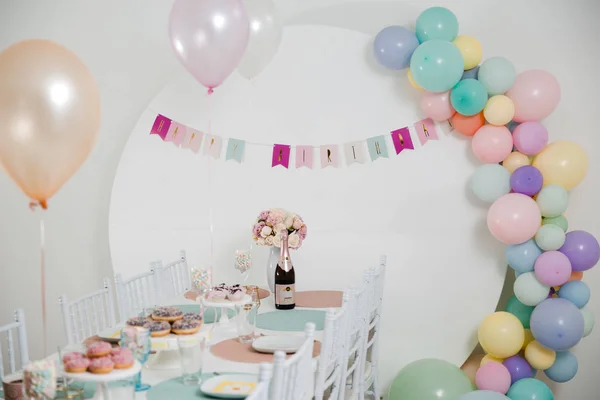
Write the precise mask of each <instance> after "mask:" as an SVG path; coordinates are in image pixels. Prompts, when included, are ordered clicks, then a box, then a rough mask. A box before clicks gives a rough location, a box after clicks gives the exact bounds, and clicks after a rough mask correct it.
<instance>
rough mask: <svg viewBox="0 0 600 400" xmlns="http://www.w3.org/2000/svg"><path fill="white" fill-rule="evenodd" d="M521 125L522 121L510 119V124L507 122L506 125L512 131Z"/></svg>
mask: <svg viewBox="0 0 600 400" xmlns="http://www.w3.org/2000/svg"><path fill="white" fill-rule="evenodd" d="M519 125H521V123H520V122H515V121H510V122H509V123H508V124H506V127H507V128H508V130H509V131H510V133H513V132H514V131H515V129H516V128H517V126H519Z"/></svg>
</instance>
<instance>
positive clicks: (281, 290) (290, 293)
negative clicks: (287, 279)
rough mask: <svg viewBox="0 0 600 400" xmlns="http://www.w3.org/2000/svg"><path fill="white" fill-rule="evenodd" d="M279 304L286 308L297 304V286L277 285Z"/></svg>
mask: <svg viewBox="0 0 600 400" xmlns="http://www.w3.org/2000/svg"><path fill="white" fill-rule="evenodd" d="M275 292H276V293H277V299H276V300H277V302H276V303H277V304H279V305H282V306H285V305H289V304H296V285H275Z"/></svg>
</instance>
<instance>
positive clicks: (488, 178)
mask: <svg viewBox="0 0 600 400" xmlns="http://www.w3.org/2000/svg"><path fill="white" fill-rule="evenodd" d="M471 190H473V193H474V194H475V196H477V197H478V198H479V199H480V200H482V201H485V202H487V203H493V202H494V201H496V200H498V199H499V198H500V197H502V196H504V195H505V194H508V193H510V172H509V171H508V170H507V169H506V168H504V167H503V166H502V165H500V164H484V165H481V166H479V167H477V169H476V170H475V173H474V174H473V176H472V177H471Z"/></svg>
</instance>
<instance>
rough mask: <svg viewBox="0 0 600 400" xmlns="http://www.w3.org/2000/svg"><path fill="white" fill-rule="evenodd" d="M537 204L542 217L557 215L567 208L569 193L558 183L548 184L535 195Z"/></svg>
mask: <svg viewBox="0 0 600 400" xmlns="http://www.w3.org/2000/svg"><path fill="white" fill-rule="evenodd" d="M536 201H537V204H538V206H539V207H540V211H541V212H542V217H558V216H559V215H561V214H562V213H564V212H565V210H566V209H567V205H568V204H569V193H568V192H567V190H566V189H565V188H563V187H562V186H559V185H548V186H546V187H544V188H542V190H540V192H539V193H538V195H537V200H536Z"/></svg>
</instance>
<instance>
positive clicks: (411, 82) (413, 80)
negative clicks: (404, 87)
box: [406, 68, 423, 90]
mask: <svg viewBox="0 0 600 400" xmlns="http://www.w3.org/2000/svg"><path fill="white" fill-rule="evenodd" d="M406 77H407V78H408V82H409V83H410V85H411V86H412V87H414V88H415V89H419V90H423V88H422V87H421V86H419V85H418V84H417V82H415V79H414V78H413V76H412V73H411V72H410V68H409V69H408V72H407V73H406Z"/></svg>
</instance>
